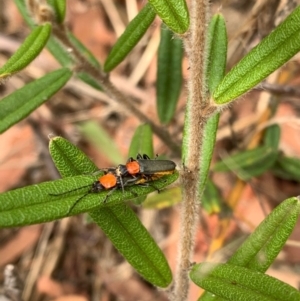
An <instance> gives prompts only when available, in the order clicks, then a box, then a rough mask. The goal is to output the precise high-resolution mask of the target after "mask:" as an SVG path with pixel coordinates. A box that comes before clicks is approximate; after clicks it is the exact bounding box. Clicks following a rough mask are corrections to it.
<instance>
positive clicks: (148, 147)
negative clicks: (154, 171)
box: [129, 124, 153, 158]
mask: <svg viewBox="0 0 300 301" xmlns="http://www.w3.org/2000/svg"><path fill="white" fill-rule="evenodd" d="M137 154H147V155H148V156H149V157H150V158H153V141H152V129H151V127H150V125H149V124H142V125H140V126H139V127H138V128H137V129H136V130H135V133H134V135H133V138H132V140H131V143H130V148H129V157H133V158H135V157H136V155H137Z"/></svg>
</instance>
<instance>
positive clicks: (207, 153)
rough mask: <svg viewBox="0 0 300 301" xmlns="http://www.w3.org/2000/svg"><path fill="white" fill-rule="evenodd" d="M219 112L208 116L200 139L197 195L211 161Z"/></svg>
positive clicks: (201, 190) (204, 180) (206, 175)
mask: <svg viewBox="0 0 300 301" xmlns="http://www.w3.org/2000/svg"><path fill="white" fill-rule="evenodd" d="M219 118H220V114H216V115H214V116H212V117H210V118H209V119H208V121H207V123H206V125H205V128H204V135H203V139H202V157H201V160H200V170H199V180H200V182H199V195H202V193H203V191H204V189H205V186H206V182H207V178H208V174H209V168H210V163H211V158H212V155H213V152H214V148H215V143H216V136H217V130H218V125H219Z"/></svg>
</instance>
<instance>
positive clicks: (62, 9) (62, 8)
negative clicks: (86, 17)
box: [48, 0, 66, 23]
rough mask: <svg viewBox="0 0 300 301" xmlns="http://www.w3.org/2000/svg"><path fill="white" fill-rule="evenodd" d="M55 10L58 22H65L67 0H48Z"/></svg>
mask: <svg viewBox="0 0 300 301" xmlns="http://www.w3.org/2000/svg"><path fill="white" fill-rule="evenodd" d="M48 3H49V4H50V5H51V6H52V7H53V9H54V11H55V16H56V21H57V23H63V21H64V19H65V15H66V0H48Z"/></svg>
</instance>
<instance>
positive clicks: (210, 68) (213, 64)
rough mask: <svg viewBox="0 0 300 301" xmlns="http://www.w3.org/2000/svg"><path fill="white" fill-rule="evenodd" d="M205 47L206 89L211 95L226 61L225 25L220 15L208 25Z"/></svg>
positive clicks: (222, 72) (223, 72)
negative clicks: (206, 55)
mask: <svg viewBox="0 0 300 301" xmlns="http://www.w3.org/2000/svg"><path fill="white" fill-rule="evenodd" d="M207 46H208V51H207V53H208V57H207V67H206V74H207V75H206V76H207V79H208V89H209V91H210V93H213V92H214V91H215V89H216V87H217V86H218V85H219V83H220V82H221V81H222V79H223V77H224V75H225V70H226V60H227V31H226V24H225V20H224V17H223V16H222V15H220V14H216V15H214V16H213V17H212V19H211V21H210V23H209V27H208V42H207Z"/></svg>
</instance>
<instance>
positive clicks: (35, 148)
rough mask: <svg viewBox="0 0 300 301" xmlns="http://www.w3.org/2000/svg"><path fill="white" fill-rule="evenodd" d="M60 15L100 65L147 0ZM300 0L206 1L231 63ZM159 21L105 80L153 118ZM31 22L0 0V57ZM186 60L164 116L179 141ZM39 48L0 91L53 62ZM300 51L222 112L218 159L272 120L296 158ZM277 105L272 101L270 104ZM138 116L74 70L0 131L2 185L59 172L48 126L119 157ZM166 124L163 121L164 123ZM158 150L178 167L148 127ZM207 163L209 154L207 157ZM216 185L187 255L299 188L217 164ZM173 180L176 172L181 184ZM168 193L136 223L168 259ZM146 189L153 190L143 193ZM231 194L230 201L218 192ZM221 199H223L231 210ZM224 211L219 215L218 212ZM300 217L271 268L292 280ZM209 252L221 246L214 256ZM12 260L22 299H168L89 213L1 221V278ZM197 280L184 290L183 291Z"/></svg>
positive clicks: (202, 253)
mask: <svg viewBox="0 0 300 301" xmlns="http://www.w3.org/2000/svg"><path fill="white" fill-rule="evenodd" d="M67 3H68V7H67V15H66V22H65V24H66V26H67V27H68V28H69V29H70V30H71V31H72V32H73V34H74V35H75V36H76V37H77V38H78V39H79V40H80V41H81V42H82V43H83V44H84V45H85V46H86V47H87V48H88V49H89V50H90V51H91V52H92V53H93V54H94V56H95V57H96V58H97V59H98V60H99V62H100V63H101V64H102V63H103V62H104V61H105V59H106V57H107V55H108V53H109V51H110V49H111V47H112V46H113V45H114V43H115V42H116V40H117V38H118V37H119V36H120V35H121V34H122V32H123V31H124V29H125V28H126V25H127V24H128V22H129V21H130V20H132V18H133V17H134V16H135V15H136V14H137V13H138V11H139V10H140V9H141V8H142V7H143V6H144V4H145V1H137V0H126V1H125V0H114V1H110V0H81V1H80V0H68V1H67ZM296 5H300V1H280V0H276V1H275V0H260V1H212V12H213V13H216V12H220V13H222V14H223V15H224V17H225V19H226V24H227V31H228V40H229V46H228V64H227V70H230V69H231V68H232V66H234V64H236V63H237V62H238V61H239V60H240V59H241V58H242V57H243V56H244V55H245V54H246V53H248V52H249V51H250V50H251V49H252V48H253V47H254V46H255V45H256V44H257V43H259V42H260V41H261V40H262V39H263V38H264V37H265V36H266V35H267V34H268V33H269V32H270V31H272V29H273V28H274V27H275V26H277V25H278V24H279V23H280V22H281V21H282V20H283V19H284V18H285V17H286V16H287V15H288V14H289V13H290V12H291V11H292V10H293V8H294V7H295V6H296ZM160 23H161V21H160V20H159V19H158V18H156V19H155V21H154V23H153V24H152V25H151V27H150V29H149V30H148V31H147V33H146V35H145V36H144V37H143V38H142V40H141V41H140V42H139V44H138V45H137V46H136V47H135V48H134V50H133V51H132V52H131V54H130V55H129V56H128V57H127V58H126V59H125V60H124V61H123V62H122V63H121V64H120V65H119V66H118V67H117V68H116V69H114V70H113V71H112V73H111V74H110V79H111V81H112V82H113V84H114V85H115V86H116V87H117V88H118V89H119V90H120V91H121V92H122V93H124V94H125V95H130V96H132V97H134V98H135V100H136V103H135V105H136V106H137V107H138V108H139V110H140V111H142V112H143V113H144V114H146V115H147V116H148V117H149V118H151V120H152V121H154V122H155V123H156V124H159V119H158V117H157V112H156V88H155V87H156V86H155V85H156V76H157V73H156V72H157V49H158V46H159V42H160ZM29 33H30V29H29V27H28V26H27V25H26V24H25V21H24V20H23V18H22V17H21V15H20V14H19V11H18V9H17V7H16V6H15V4H14V2H13V1H8V0H2V1H0V66H2V65H4V63H5V62H6V60H7V59H8V58H9V57H10V56H11V55H12V54H13V53H14V52H15V51H16V49H18V47H19V46H20V45H21V43H22V41H23V40H24V39H25V38H26V36H27V35H28V34H29ZM188 67H189V66H188V65H187V61H186V59H185V58H184V59H183V63H182V73H183V84H182V92H181V94H180V99H179V102H178V105H177V109H176V114H175V117H174V118H173V119H172V121H171V122H170V124H169V125H168V126H167V130H168V131H169V132H170V133H171V135H172V138H173V139H174V141H175V142H176V143H178V145H180V143H181V139H182V130H183V122H184V110H185V103H186V98H187V95H186V90H185V81H186V79H187V77H188ZM58 68H59V64H58V62H57V61H56V60H55V59H54V58H53V57H52V55H51V54H50V53H49V52H48V51H47V50H46V49H45V50H43V51H42V53H41V54H40V55H39V56H38V58H37V59H35V60H34V62H33V63H31V64H30V65H29V66H28V67H27V68H25V69H24V70H23V71H22V72H20V73H18V74H16V75H14V76H13V77H11V78H10V79H9V80H7V81H6V82H5V83H4V84H2V85H0V97H1V98H3V97H5V96H6V95H8V94H10V93H12V92H13V91H15V90H17V89H18V88H20V87H22V86H23V85H24V84H25V83H27V82H30V81H32V80H34V79H37V78H40V77H41V76H43V75H45V74H47V73H49V72H50V71H52V70H55V69H58ZM299 98H300V56H299V54H298V55H296V56H295V57H294V58H293V59H292V60H291V61H290V62H289V63H287V64H285V65H284V66H283V67H282V68H280V69H279V70H277V71H276V72H274V73H273V74H272V75H271V76H269V78H268V79H267V80H266V82H264V83H262V84H260V85H259V86H258V87H257V88H256V89H254V90H253V91H251V92H250V93H247V94H246V95H244V96H243V97H242V99H241V100H239V101H238V102H235V103H234V105H232V106H231V107H230V110H226V111H224V112H223V113H222V115H221V119H220V124H219V131H218V136H217V145H216V150H215V154H214V159H213V160H214V162H216V161H219V160H221V159H223V158H224V157H226V156H228V155H229V154H233V153H238V152H240V151H242V150H245V149H247V148H253V146H252V145H254V144H255V143H256V145H259V143H260V142H259V141H260V140H262V139H263V131H262V130H263V129H264V128H266V127H267V126H268V125H270V124H278V125H279V126H280V129H281V137H280V142H279V150H280V152H281V153H282V154H284V155H286V156H289V157H293V158H297V159H300V134H299V130H300V129H299V127H300V119H299V113H300V106H299ZM274 104H276V105H275V106H276V110H275V112H274V114H273V113H272V114H271V113H270V111H274V109H273V108H274ZM0 122H1V121H0ZM140 124H141V121H140V120H139V119H138V118H137V117H136V116H133V115H132V113H131V112H130V111H128V110H127V109H126V108H125V107H124V106H123V105H122V104H120V103H118V102H116V101H115V100H114V99H110V98H109V97H108V96H107V95H105V93H103V92H100V91H97V90H95V89H93V88H91V87H90V86H88V85H86V84H85V83H83V82H81V81H79V80H78V79H72V80H71V81H69V82H68V84H67V85H66V86H65V87H64V88H63V89H62V90H61V91H60V92H58V93H57V94H55V95H54V96H53V97H52V98H51V99H50V100H48V101H47V102H46V104H44V105H42V106H41V107H39V108H38V109H37V110H36V111H35V112H33V113H32V114H31V115H30V116H28V117H27V118H25V119H24V120H23V121H21V122H20V123H18V124H17V125H15V126H13V127H11V128H10V129H9V130H7V131H6V132H5V133H3V134H2V135H0V192H5V191H8V190H11V189H15V188H18V187H23V186H26V185H32V184H35V183H40V182H43V181H48V180H53V179H57V178H59V174H58V172H57V171H56V169H55V167H54V165H53V163H52V160H51V157H50V155H49V152H48V142H49V135H50V136H57V135H59V136H63V137H65V138H67V139H68V140H70V141H72V142H73V143H74V144H76V145H77V146H78V147H79V148H81V149H82V150H83V151H84V152H85V153H86V154H87V155H88V156H89V157H90V158H91V159H92V160H93V161H94V162H95V164H96V165H97V166H98V167H99V168H102V167H109V166H114V165H116V162H119V163H123V162H125V161H126V159H127V156H128V149H129V146H130V142H131V139H132V136H133V134H134V131H135V129H136V128H137V127H138V126H139V125H140ZM162 128H166V127H165V126H162ZM154 151H155V153H157V154H165V155H166V156H168V157H169V158H171V159H172V160H174V161H175V162H176V163H177V164H178V166H179V167H180V166H181V163H180V162H181V161H180V157H178V156H176V155H175V154H173V153H172V151H171V150H170V148H169V147H168V145H166V144H165V142H164V141H162V140H160V139H159V138H157V137H156V136H154ZM213 164H214V163H213ZM212 180H213V182H214V183H215V185H216V188H217V189H218V201H217V205H216V206H215V208H213V209H212V208H209V209H208V210H201V212H199V214H202V216H203V220H202V223H201V225H199V231H198V232H197V236H196V242H195V258H194V261H195V262H199V261H203V260H205V258H206V257H207V256H208V257H209V258H214V259H215V260H216V261H222V260H223V261H224V260H225V259H226V258H228V256H230V254H231V253H232V252H233V251H234V250H235V249H236V247H237V246H238V245H240V243H241V242H242V241H243V239H244V238H245V237H246V235H247V234H249V233H250V232H252V231H253V229H255V227H256V226H257V225H258V224H259V223H260V222H261V221H262V220H263V218H264V217H265V215H266V214H267V213H268V212H270V210H271V209H272V208H274V207H275V206H276V205H278V204H279V203H280V202H281V201H282V200H284V199H285V198H287V197H290V196H297V195H299V194H300V186H299V181H300V177H299V178H297V176H294V177H283V176H279V175H278V173H274V172H272V171H267V172H265V173H263V174H262V175H260V176H259V177H253V178H251V179H250V180H247V181H243V180H241V179H239V175H237V174H236V173H235V172H226V173H220V172H218V173H217V172H213V173H212ZM177 186H179V183H177ZM171 192H172V196H171V197H170V196H168V197H167V196H164V195H162V197H160V198H159V199H158V198H155V199H154V201H152V202H151V199H150V201H149V202H148V206H147V205H145V207H146V208H137V209H136V211H137V214H139V216H140V218H141V220H142V222H143V224H144V225H145V226H146V227H147V228H148V229H149V231H150V232H151V233H152V235H153V236H154V238H155V240H156V241H157V242H158V243H159V245H160V247H161V248H162V249H163V251H164V252H165V254H166V257H167V259H168V261H169V264H170V266H171V267H172V269H173V270H174V268H175V265H176V257H177V241H178V235H179V206H180V205H179V204H178V203H179V202H180V192H179V189H178V187H173V188H172V190H171ZM150 197H151V196H150ZM223 201H227V205H224V204H223V203H222V202H223ZM228 204H229V207H231V209H228ZM226 219H227V220H228V221H229V220H230V222H228V223H226V226H224V225H222V222H223V221H224V220H226ZM299 248H300V222H299V223H298V225H297V227H296V229H295V231H294V233H293V235H292V236H291V237H290V240H289V242H288V243H287V246H286V247H285V248H284V249H283V251H282V252H281V253H280V254H279V256H278V260H277V261H276V264H273V266H272V268H270V269H269V271H268V273H269V274H271V275H273V276H275V277H277V278H279V279H281V280H283V281H285V282H287V283H289V284H291V285H292V286H294V287H297V288H299V285H300V252H299ZM216 256H217V257H216ZM7 264H14V265H15V266H16V269H17V271H18V273H19V275H20V279H21V281H22V282H23V286H24V290H23V300H34V301H35V300H56V301H57V300H60V301H63V300H75V301H76V300H103V301H104V300H131V301H132V300H143V301H144V300H167V299H166V296H165V295H164V293H163V292H159V291H157V289H156V288H153V287H152V286H151V285H149V284H148V283H146V282H145V281H144V280H143V279H141V278H140V277H139V276H138V275H137V274H136V273H135V271H133V270H132V268H131V267H130V265H129V264H128V263H127V262H126V261H124V260H123V258H122V257H121V255H119V254H118V252H116V251H115V249H114V247H113V246H112V245H111V243H110V241H109V240H107V239H106V238H105V236H104V234H103V233H102V232H101V230H100V229H99V228H98V227H97V226H95V225H94V224H92V223H89V221H88V218H87V216H85V215H82V216H76V217H72V218H66V219H63V220H60V221H56V222H53V223H47V224H43V225H33V226H29V227H23V228H20V229H16V228H14V229H1V230H0V281H1V282H3V280H4V268H5V266H6V265H7ZM199 294H200V291H199V289H198V288H196V286H193V288H192V290H191V296H190V300H196V299H197V297H198V296H199Z"/></svg>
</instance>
